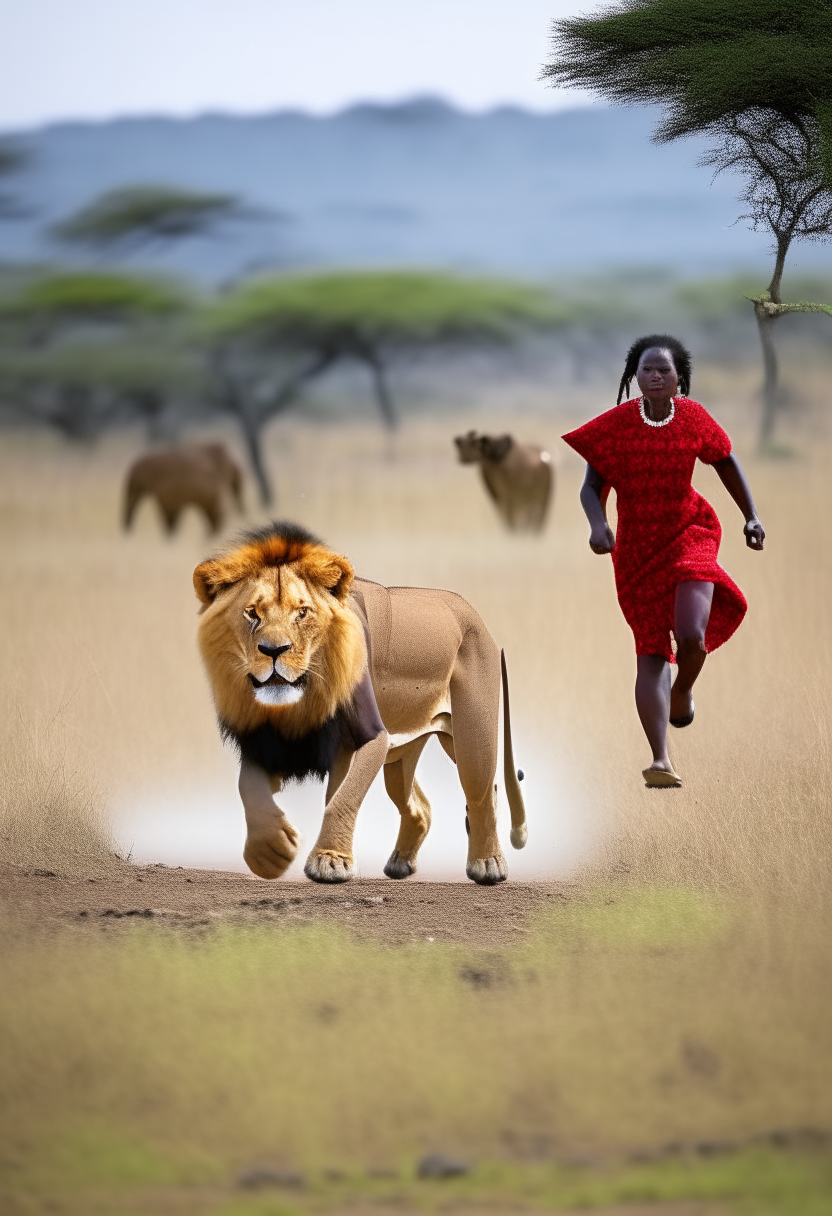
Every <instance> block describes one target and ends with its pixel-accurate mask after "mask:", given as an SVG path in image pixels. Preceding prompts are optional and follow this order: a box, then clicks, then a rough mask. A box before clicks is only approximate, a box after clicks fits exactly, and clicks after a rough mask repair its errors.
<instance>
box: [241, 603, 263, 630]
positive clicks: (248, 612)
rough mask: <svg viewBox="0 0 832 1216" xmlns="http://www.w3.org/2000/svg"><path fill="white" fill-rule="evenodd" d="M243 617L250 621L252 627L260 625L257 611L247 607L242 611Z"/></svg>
mask: <svg viewBox="0 0 832 1216" xmlns="http://www.w3.org/2000/svg"><path fill="white" fill-rule="evenodd" d="M243 616H244V617H245V618H246V620H247V621H251V623H252V624H253V625H259V624H260V617H259V616H258V615H257V609H256V608H252V607H251V606H249V607H248V608H245V609H244V610H243Z"/></svg>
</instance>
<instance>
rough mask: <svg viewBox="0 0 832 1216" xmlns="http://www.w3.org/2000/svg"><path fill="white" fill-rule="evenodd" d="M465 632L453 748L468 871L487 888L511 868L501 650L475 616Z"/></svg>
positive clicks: (456, 679)
mask: <svg viewBox="0 0 832 1216" xmlns="http://www.w3.org/2000/svg"><path fill="white" fill-rule="evenodd" d="M472 626H473V627H470V628H468V630H467V631H466V634H465V637H464V639H463V642H462V645H461V646H460V648H459V652H458V654H457V658H456V663H455V665H454V671H453V675H452V676H451V716H452V718H453V731H454V752H455V754H456V765H457V770H458V772H459V780H460V784H461V786H462V790H463V793H464V794H465V810H466V812H467V816H468V829H469V831H468V862H467V865H466V867H465V873H466V874H467V875H468V877H469V878H470V879H472V881H473V882H476V883H480V884H481V885H483V886H492V885H493V884H494V883H498V882H504V881H505V879H506V878H508V866H507V865H506V859H505V857H504V856H503V851H502V849H501V848H500V840H499V837H498V835H497V805H496V803H497V788H496V786H495V784H494V777H495V774H496V772H497V729H498V725H499V718H500V654H499V651H498V650H497V647H496V646H495V645H494V640H493V638H492V637H491V635H490V634H489V633H488V632H487V631H486V629H485V626H484V625H483V624H482V622H481V621H480V620H479V618H475V620H474V621H473V622H472Z"/></svg>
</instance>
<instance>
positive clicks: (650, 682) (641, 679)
mask: <svg viewBox="0 0 832 1216" xmlns="http://www.w3.org/2000/svg"><path fill="white" fill-rule="evenodd" d="M636 664H637V667H636V672H637V674H636V709H637V710H638V716H639V718H640V720H641V725H642V727H643V728H644V733H645V735H646V736H647V742H648V743H649V744H650V747H651V750H652V752H653V763H652V765H651V766H650V767H651V768H659V769H664V770H665V771H666V772H668V773H672V772H673V765H672V764H671V763H670V760H669V759H668V755H667V722H668V718H669V717H670V664H669V663H668V661H667V659H666V658H665V657H664V655H661V654H640V655H637V656H636Z"/></svg>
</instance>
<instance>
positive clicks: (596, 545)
mask: <svg viewBox="0 0 832 1216" xmlns="http://www.w3.org/2000/svg"><path fill="white" fill-rule="evenodd" d="M589 547H590V549H591V550H592V552H593V553H602V554H603V553H612V551H613V549H614V548H615V533H614V532H613V530H612V528H611V527H610V526H609V524H608V523H604V524H599V525H597V526H596V527H594V528H593V529H592V531H591V532H590V534H589Z"/></svg>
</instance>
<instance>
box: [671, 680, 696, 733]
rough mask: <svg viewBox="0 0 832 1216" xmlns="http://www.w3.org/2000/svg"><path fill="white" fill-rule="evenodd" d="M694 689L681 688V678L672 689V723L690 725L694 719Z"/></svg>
mask: <svg viewBox="0 0 832 1216" xmlns="http://www.w3.org/2000/svg"><path fill="white" fill-rule="evenodd" d="M693 712H694V706H693V691H692V690H691V689H690V688H687V689H681V688H679V678H678V676H677V678H676V682H675V684H674V685H673V687H672V688H671V690H670V725H671V726H690V724H691V722H692V721H693Z"/></svg>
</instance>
